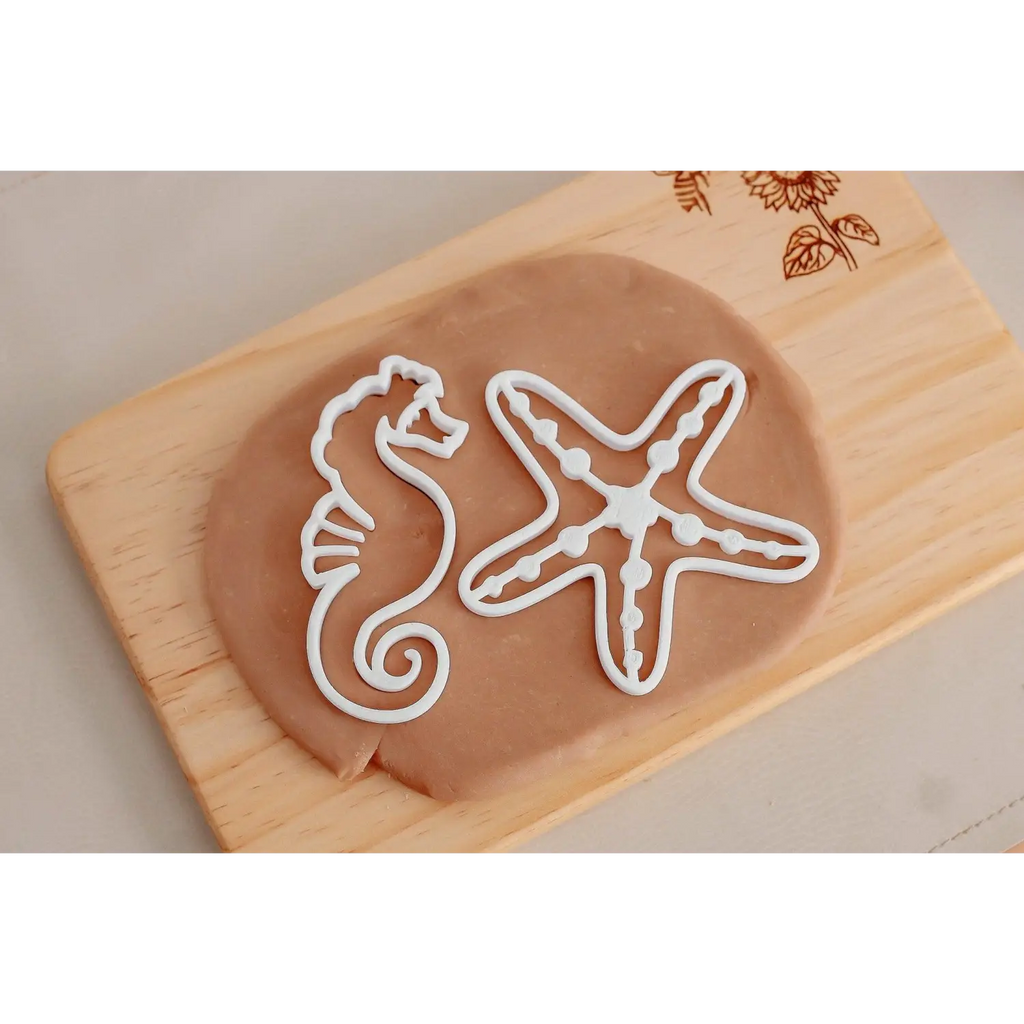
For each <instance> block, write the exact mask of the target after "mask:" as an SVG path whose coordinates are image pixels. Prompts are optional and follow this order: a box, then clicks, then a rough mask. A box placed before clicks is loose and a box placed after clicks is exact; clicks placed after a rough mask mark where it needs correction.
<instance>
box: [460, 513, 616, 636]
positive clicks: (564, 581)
mask: <svg viewBox="0 0 1024 1024" xmlns="http://www.w3.org/2000/svg"><path fill="white" fill-rule="evenodd" d="M604 519H605V513H604V512H601V513H600V514H598V515H596V516H595V517H594V518H593V519H591V520H590V521H589V522H587V523H584V524H583V525H582V526H568V527H566V528H565V529H564V530H562V531H561V532H560V533H559V534H558V536H557V537H556V538H555V539H554V540H553V541H551V542H550V543H549V544H546V545H544V546H543V547H541V548H539V549H538V550H536V551H533V552H530V553H528V554H525V555H523V556H522V557H521V558H520V559H519V560H518V561H517V562H515V564H513V565H512V566H511V567H510V568H508V569H506V570H505V571H504V572H501V573H497V574H492V575H489V576H486V577H484V578H483V579H482V580H481V581H480V582H478V583H477V582H476V581H477V579H478V578H479V577H480V575H481V574H482V573H483V572H484V571H485V570H486V569H487V568H488V566H490V565H492V564H493V563H494V562H495V561H497V560H498V559H499V558H501V557H502V556H503V555H505V554H507V553H508V552H509V551H511V550H514V549H515V548H516V547H519V546H520V544H518V543H510V541H513V540H515V538H516V536H517V534H512V535H511V536H510V537H504V538H502V540H500V541H497V542H496V543H494V544H492V545H491V546H490V547H488V548H485V549H484V550H483V551H481V552H480V554H479V555H477V556H476V557H475V558H474V559H473V560H472V561H471V562H470V563H469V564H468V565H467V566H466V568H465V569H463V571H462V574H461V575H460V577H459V596H460V597H461V599H462V601H463V603H464V604H465V605H466V607H467V608H469V609H470V610H471V611H474V612H476V613H477V614H478V615H487V616H492V617H493V616H501V615H512V614H514V613H515V612H518V611H522V610H523V609H524V608H530V607H532V606H533V605H535V604H537V603H538V602H539V601H543V600H545V598H548V597H550V596H551V595H552V594H556V593H558V591H560V590H564V589H565V588H566V587H568V586H571V585H572V584H573V583H575V582H576V581H577V580H579V579H583V578H584V577H586V576H589V575H591V574H592V573H591V572H590V570H592V569H594V568H599V566H595V565H594V564H593V563H587V564H586V565H574V566H572V567H571V568H569V569H567V570H566V571H565V572H562V573H560V574H559V575H558V576H556V577H555V578H554V579H546V580H542V581H541V582H540V583H539V584H538V586H536V587H533V588H531V589H530V590H528V591H527V592H526V593H523V594H519V595H518V596H516V597H514V598H509V599H507V600H505V601H498V600H495V599H496V598H499V597H500V596H501V592H502V590H504V589H505V587H506V586H508V585H509V584H510V583H512V582H515V581H517V580H522V581H524V582H526V583H535V582H537V581H538V580H540V579H541V576H542V574H543V570H544V566H545V564H546V563H547V562H548V561H549V560H550V559H552V558H555V557H556V556H558V555H567V556H568V557H569V558H580V557H582V556H583V555H584V554H585V553H586V550H587V546H588V544H589V541H590V537H591V535H592V534H594V533H596V532H597V531H598V530H600V529H602V528H603V527H604V525H605V523H604ZM527 529H528V527H523V530H520V531H518V533H523V532H524V531H525V530H527ZM529 539H532V538H525V539H524V540H523V542H522V543H523V546H525V544H526V543H527V542H528V540H529ZM582 570H586V571H582ZM474 583H476V585H475V586H474Z"/></svg>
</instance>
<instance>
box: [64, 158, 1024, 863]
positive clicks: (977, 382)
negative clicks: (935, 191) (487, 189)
mask: <svg viewBox="0 0 1024 1024" xmlns="http://www.w3.org/2000/svg"><path fill="white" fill-rule="evenodd" d="M712 200H713V206H712V208H713V211H714V213H713V216H708V215H706V214H704V213H702V212H699V211H694V212H691V213H683V212H682V211H681V210H680V208H679V207H678V206H677V205H676V203H675V200H674V197H673V193H672V187H671V179H668V178H661V177H656V176H654V175H652V174H595V175H590V176H587V177H585V178H582V179H579V180H578V181H576V182H573V183H571V184H569V185H567V186H565V187H564V188H562V189H559V190H557V191H555V192H552V193H549V194H548V195H546V196H543V197H541V198H540V199H538V200H535V201H534V202H533V203H530V204H528V205H527V206H524V207H521V208H520V209H518V210H515V211H513V212H512V213H510V214H508V215H506V216H504V217H501V218H499V219H497V220H495V221H492V222H490V223H488V224H486V225H484V226H482V227H480V228H478V229H476V230H475V231H472V232H469V233H468V234H466V235H464V236H462V237H460V238H457V239H455V240H454V241H452V242H450V243H448V244H446V245H443V246H441V247H440V248H438V249H435V250H432V251H431V252H429V253H427V254H425V255H424V256H421V257H419V258H418V259H415V260H412V261H411V262H409V263H406V264H404V265H402V266H400V267H397V268H395V269H394V270H392V271H389V272H388V273H385V274H382V275H380V276H379V277H377V278H375V279H373V280H371V281H368V282H367V283H365V284H364V285H361V286H359V287H357V288H354V289H352V290H351V291H349V292H346V293H345V294H343V295H341V296H338V297H337V298H335V299H333V300H331V301H330V302H327V303H325V304H324V305H322V306H319V307H317V308H316V309H313V310H311V311H309V312H307V313H305V314H303V315H301V316H299V317H296V318H294V319H293V320H290V321H288V322H287V323H284V324H281V325H280V326H278V327H275V328H273V329H272V330H270V331H267V332H265V333H264V334H262V335H260V336H258V337H256V338H254V339H252V340H251V341H249V342H247V343H245V344H243V345H240V346H237V347H236V348H234V349H231V350H230V351H228V352H226V353H224V354H223V355H222V356H220V357H218V358H216V359H214V360H211V361H210V362H207V363H205V364H203V365H202V366H199V367H197V368H195V369H194V370H192V371H190V372H188V373H186V374H184V375H182V376H180V377H178V378H175V379H174V380H172V381H169V382H167V383H166V384H164V385H163V386H161V387H158V388H156V389H154V390H151V391H149V392H147V393H145V394H144V395H141V396H139V397H138V398H136V399H133V400H132V401H130V402H127V403H125V404H123V405H121V406H119V407H117V408H115V409H112V410H110V411H109V412H107V413H105V414H103V415H101V416H99V417H98V418H96V419H94V420H91V421H90V422H88V423H86V424H84V425H82V426H81V427H79V428H77V429H76V430H74V431H72V432H70V433H69V434H68V435H66V436H65V437H64V438H62V439H61V441H60V442H59V443H58V444H57V445H56V446H55V448H54V450H53V452H52V453H51V456H50V460H49V464H48V467H47V471H48V479H49V483H50V488H51V491H52V493H53V496H54V499H55V501H56V502H57V505H58V507H59V508H60V511H61V515H62V517H63V519H64V521H65V523H66V524H67V527H68V530H69V532H70V533H71V535H72V538H73V539H74V542H75V545H76V547H77V549H78V552H79V554H80V555H81V557H82V560H83V562H84V563H85V565H86V568H87V570H88V572H89V575H90V578H91V579H92V581H93V583H94V585H95V587H96V590H97V592H98V593H99V595H100V598H101V600H102V601H103V604H104V606H105V608H106V610H107V613H108V615H109V616H110V618H111V621H112V622H113V623H114V625H115V627H116V629H117V631H118V633H119V635H120V637H121V640H122V643H123V644H124V647H125V650H126V651H127V653H128V656H129V658H130V659H131V662H132V665H133V667H134V669H135V672H136V674H137V675H138V677H139V680H140V682H141V683H142V685H143V688H144V689H145V692H146V693H147V695H148V697H149V699H150V701H151V702H152V704H153V707H154V709H155V710H156V713H157V715H158V717H159V719H160V722H161V724H162V726H163V728H164V731H165V733H166V735H167V737H168V739H169V741H170V742H171V744H172V746H173V747H174V750H175V752H176V754H177V756H178V758H179V760H180V761H181V764H182V767H183V769H184V771H185V773H186V775H187V777H188V779H189V781H190V783H191V785H192V787H193V789H194V790H195V792H196V795H197V797H198V798H199V800H200V802H201V803H202V806H203V808H204V811H205V813H206V816H207V818H208V819H209V821H210V824H211V826H212V827H213V829H214V832H215V833H216V835H217V838H218V840H219V842H220V843H221V845H222V846H223V847H224V848H225V849H228V850H495V849H504V848H507V847H510V846H512V845H514V844H515V843H518V842H521V841H522V840H524V839H525V838H527V837H529V836H531V835H534V834H536V833H538V832H540V831H542V830H543V829H545V828H548V827H550V826H551V825H552V824H554V823H556V822H558V821H559V820H561V819H563V818H565V817H566V816H567V815H570V814H573V813H575V812H577V811H579V810H581V809H583V808H585V807H587V806H590V805H592V804H593V803H594V802H596V801H597V800H600V799H601V798H602V797H603V796H605V795H608V794H610V793H611V792H614V791H615V790H617V789H620V788H622V787H623V786H626V785H628V784H629V783H631V782H634V781H636V780H637V779H639V778H641V777H642V776H643V775H645V774H647V773H648V772H651V771H654V770H656V769H657V768H659V767H660V766H662V765H665V764H667V763H669V762H670V761H672V760H673V759H675V758H677V757H679V756H681V755H683V754H685V753H687V752H688V751H691V750H693V749H695V748H696V747H698V746H700V745H701V744H703V743H706V742H708V741H709V740H710V739H712V738H714V737H715V736H718V735H721V734H722V733H724V732H726V731H727V730H729V729H732V728H734V727H735V726H737V725H739V724H741V723H742V722H744V721H748V720H749V719H751V718H753V717H755V716H756V715H758V714H761V713H762V712H764V711H766V710H768V709H769V708H771V707H773V706H775V705H777V704H779V703H780V702H782V701H784V700H786V699H787V698H789V697H791V696H793V695H794V694H797V693H799V692H801V691H802V690H805V689H806V688H808V687H809V686H811V685H813V684H815V683H817V682H819V681H820V680H822V679H824V678H826V677H827V676H829V675H830V674H832V673H834V672H836V671H838V670H840V669H841V668H843V667H845V666H847V665H849V664H851V663H852V662H853V661H855V660H856V659H858V658H860V657H863V656H864V655H865V654H868V653H869V652H871V651H873V650H876V649H878V648H879V647H880V646H882V645H883V644H885V643H888V642H889V641H891V640H894V639H896V638H897V637H899V636H901V635H903V634H904V633H906V632H907V631H908V630H910V629H913V628H914V627H916V626H917V625H920V624H921V623H923V622H926V621H928V620H929V619H931V618H933V617H934V616H936V615H938V614H940V613H941V612H943V611H944V610H946V609H948V608H951V607H953V606H954V605H956V604H958V603H960V602H962V601H964V600H966V599H968V598H969V597H971V596H972V595H973V594H976V593H979V592H980V591H981V590H983V589H985V588H987V587H990V586H992V585H994V584H995V583H997V582H999V581H1000V580H1002V579H1004V578H1006V577H1007V576H1008V575H1010V574H1011V573H1013V572H1016V571H1018V570H1020V569H1021V568H1024V363H1022V361H1021V358H1020V355H1019V353H1018V351H1017V349H1016V347H1015V346H1014V344H1013V341H1012V339H1011V338H1010V337H1009V336H1008V334H1007V332H1006V330H1005V328H1004V327H1003V325H1002V324H1001V323H1000V321H999V319H998V317H997V316H996V315H995V313H994V312H993V311H992V309H991V308H990V307H989V306H988V304H987V303H986V302H985V300H984V298H983V297H982V296H981V295H980V294H979V292H978V289H977V288H976V286H975V285H974V284H973V282H972V281H971V279H970V278H969V276H968V274H967V273H966V271H965V270H964V268H963V267H962V266H961V265H960V264H959V262H958V261H957V260H956V258H955V256H954V255H953V253H952V251H951V250H950V248H949V246H948V244H947V243H946V241H945V239H944V238H943V236H942V234H941V233H940V232H939V230H938V228H937V227H936V225H935V224H934V222H933V221H932V220H931V218H930V217H929V216H928V214H927V213H926V211H925V210H924V208H923V207H922V205H921V204H920V202H919V201H918V199H917V196H916V195H915V193H914V192H913V190H912V189H911V188H910V186H909V185H908V184H907V182H906V181H905V179H904V178H903V177H902V176H900V175H894V174H877V175H871V174H851V175H844V176H843V180H842V184H841V187H840V194H839V195H838V196H836V197H834V198H833V200H832V204H831V205H830V207H829V209H830V210H831V209H832V206H833V205H834V206H835V212H836V213H839V212H844V211H846V210H852V211H857V212H858V213H861V214H862V215H863V216H865V217H867V219H868V220H869V221H870V222H871V223H872V224H873V225H874V226H875V228H876V229H877V231H878V233H879V235H880V236H881V245H880V246H879V247H878V248H868V247H867V246H864V245H862V246H861V247H860V248H859V249H858V250H857V256H858V259H859V260H860V263H861V265H860V268H859V269H858V270H856V271H854V272H849V271H847V269H846V268H845V266H843V265H841V264H840V262H839V261H838V260H837V261H835V263H834V264H833V265H832V266H830V267H827V268H826V269H825V270H823V271H821V272H819V273H816V274H814V275H811V276H808V277H803V278H798V279H793V280H789V281H786V280H784V279H783V275H782V251H783V249H784V247H785V242H786V239H787V238H788V236H789V233H790V232H791V231H792V230H793V229H794V228H795V227H797V226H798V225H799V224H801V223H803V221H804V220H806V219H807V215H806V213H805V214H803V215H801V214H798V213H792V212H790V211H784V212H782V213H775V212H773V211H766V210H765V209H764V208H763V207H762V205H761V203H760V202H759V201H758V200H755V199H753V198H751V197H750V196H749V195H748V194H747V190H746V187H745V186H744V185H743V183H742V181H741V180H740V179H739V177H738V175H726V174H722V175H718V176H717V178H715V179H714V193H713V197H712ZM568 251H600V252H615V253H624V254H627V255H631V256H635V257H638V258H640V259H643V260H646V261H647V262H649V263H652V264H655V265H656V266H660V267H664V268H666V269H668V270H671V271H673V272H675V273H678V274H680V275H682V276H684V277H687V278H690V279H691V280H694V281H697V282H698V283H700V284H702V285H704V286H705V287H707V288H709V289H711V290H712V291H714V292H716V293H717V294H719V295H721V296H722V297H723V298H724V299H725V300H726V301H728V302H730V303H731V304H732V305H733V306H734V307H735V308H736V309H737V310H738V311H739V312H740V313H741V314H742V315H743V316H745V317H746V318H747V319H749V320H750V321H752V322H753V323H754V324H755V325H756V326H757V327H758V328H759V329H760V331H761V332H762V333H763V334H764V335H765V337H766V338H767V339H768V340H769V342H770V343H772V344H773V345H775V346H776V347H777V349H778V350H779V351H780V352H781V353H782V354H783V356H784V357H785V358H786V359H787V360H788V361H789V362H790V363H791V364H792V365H793V366H794V367H795V369H796V370H797V371H798V372H799V373H800V374H801V375H802V377H803V378H804V380H805V381H806V382H807V384H808V385H809V386H810V388H811V390H812V391H813V393H814V394H815V396H816V398H817V400H818V402H819V404H820V406H821V409H822V412H823V415H824V417H825V420H826V425H827V430H828V434H829V439H830V443H831V445H832V447H833V450H834V452H835V455H836V460H837V463H838V467H839V471H840V477H841V483H842V487H843V494H844V500H845V505H846V512H847V517H848V520H849V545H848V551H847V556H846V561H845V571H844V574H843V578H842V580H841V582H840V585H839V587H838V590H837V592H836V594H835V597H834V599H833V600H832V602H831V604H830V607H829V609H828V612H827V613H826V615H825V617H824V619H823V620H822V621H821V623H820V625H819V626H818V628H817V629H816V630H815V632H814V633H813V634H812V635H811V636H809V637H807V638H806V640H805V641H804V642H803V643H802V644H801V645H800V646H799V647H798V648H797V649H796V650H795V651H794V652H793V653H792V654H791V655H790V656H789V657H787V658H786V659H785V660H784V661H783V662H782V663H779V664H777V665H776V666H774V667H773V668H772V669H771V670H769V671H768V672H764V673H761V674H759V675H756V676H754V677H750V678H747V679H745V680H743V681H742V682H740V683H739V684H738V685H736V686H735V687H733V688H732V689H731V690H729V691H728V692H726V693H723V694H718V695H717V696H715V697H711V698H708V699H705V700H702V701H699V702H696V703H694V704H693V705H691V706H690V707H688V708H686V709H685V710H683V711H681V712H679V713H678V714H676V715H674V716H673V717H672V718H670V719H667V720H666V721H664V722H662V723H661V724H660V725H658V726H657V727H656V728H654V729H651V730H649V731H647V732H644V733H642V734H638V735H635V736H632V737H629V738H627V739H624V740H622V741H620V742H618V743H616V744H613V745H612V746H610V747H608V748H606V749H605V750H604V751H603V752H602V753H601V755H600V756H599V757H597V758H596V759H594V760H592V761H590V762H588V763H585V764H583V765H578V766H575V767H573V768H571V769H568V770H566V771H564V772H562V773H560V774H559V775H558V776H556V777H551V778H547V779H545V780H543V781H542V782H540V783H538V784H536V785H534V786H532V787H531V788H529V789H525V790H520V791H518V792H514V793H510V794H507V795H505V796H502V797H500V798H495V799H493V800H487V801H479V802H473V803H457V804H448V805H446V804H441V803H438V802H435V801H433V800H430V799H429V798H427V797H424V796H422V795H420V794H418V793H414V792H410V791H409V790H407V789H405V788H404V787H403V786H401V785H399V784H398V783H396V782H395V781H394V780H392V779H391V778H390V777H389V776H387V775H386V774H385V773H383V772H381V771H379V770H376V769H371V770H369V771H368V772H366V773H364V775H362V776H361V777H359V778H358V779H356V780H354V781H352V782H348V783H342V782H339V781H338V780H337V779H336V778H335V777H334V776H333V775H331V773H330V772H328V771H327V770H326V769H324V768H323V767H322V766H321V765H320V764H318V763H317V762H316V761H315V760H313V759H312V758H310V757H309V756H308V755H307V754H305V753H304V752H303V751H301V750H300V749H299V748H298V747H297V746H296V745H295V744H294V743H293V742H292V741H291V740H290V739H288V738H287V737H285V736H284V735H283V734H282V732H281V730H280V729H279V728H278V727H277V726H276V725H275V724H274V723H273V722H272V721H270V720H269V719H268V717H267V715H266V714H265V713H264V711H263V709H262V708H261V707H260V705H259V704H258V702H257V701H256V700H255V698H254V697H253V696H252V694H251V693H250V691H249V690H248V688H247V687H246V685H245V683H244V682H243V681H242V679H241V678H240V677H239V675H238V673H237V671H236V670H235V668H234V666H233V665H232V663H231V661H230V660H229V659H228V658H227V656H226V654H225V651H224V648H223V646H222V644H221V642H220V639H219V637H218V634H217V631H216V628H215V626H214V624H213V622H212V621H211V618H210V614H209V610H208V608H207V605H206V602H205V600H204V598H203V593H202V583H201V573H200V559H201V550H202V543H203V529H204V518H205V510H206V504H207V500H208V497H209V494H210V488H211V485H212V482H213V480H214V479H215V477H216V476H217V474H218V472H219V471H220V470H221V468H222V467H223V466H224V465H225V463H226V462H227V460H228V459H229V458H230V456H231V454H232V453H233V451H234V450H235V447H236V445H237V444H238V442H239V441H240V439H241V438H242V436H243V435H244V433H245V432H246V430H247V429H248V427H249V426H250V424H251V423H252V422H253V421H254V420H255V419H256V418H257V417H258V416H259V415H260V414H261V413H262V412H263V411H264V410H265V409H266V408H267V407H268V405H270V404H271V403H273V402H274V401H275V400H277V399H278V398H280V397H281V396H282V395H283V394H284V393H286V392H287V391H288V390H289V389H290V388H291V387H293V386H294V385H296V384H298V383H299V382H301V381H302V380H303V379H304V378H306V377H308V376H310V375H311V374H313V373H315V372H316V371H317V370H318V369H319V368H321V367H323V366H324V365H326V364H327V363H328V362H330V361H332V360H334V359H336V358H338V357H339V356H340V355H342V354H344V353H345V352H347V351H351V350H353V349H355V348H357V347H358V346H359V345H361V344H363V343H364V342H366V341H368V340H370V339H372V338H373V337H374V336H375V335H376V334H378V333H379V332H380V331H381V329H382V328H383V327H384V326H385V325H388V324H393V323H396V322H400V321H401V320H402V319H403V318H405V317H406V316H408V315H410V314H411V313H413V312H414V311H416V310H417V309H420V308H422V306H423V305H424V304H425V303H426V302H428V301H429V296H430V295H431V294H432V293H434V292H435V291H437V290H438V289H441V288H444V287H446V286H449V285H451V284H452V283H454V282H457V281H459V280H461V279H463V278H465V277H467V276H470V275H472V274H474V273H476V272H478V271H480V270H483V269H485V268H487V267H489V266H493V265H495V264H497V263H501V262H504V261H506V260H509V259H512V258H515V257H520V256H528V255H534V254H540V253H554V252H568ZM851 770H855V766H851Z"/></svg>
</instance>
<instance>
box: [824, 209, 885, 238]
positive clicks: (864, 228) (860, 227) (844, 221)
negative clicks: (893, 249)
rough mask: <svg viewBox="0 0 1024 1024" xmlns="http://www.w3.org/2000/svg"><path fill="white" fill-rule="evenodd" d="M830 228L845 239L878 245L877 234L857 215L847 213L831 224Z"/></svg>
mask: <svg viewBox="0 0 1024 1024" xmlns="http://www.w3.org/2000/svg"><path fill="white" fill-rule="evenodd" d="M832 227H833V228H834V229H835V230H836V231H838V232H839V234H841V235H844V236H845V237H846V238H853V239H856V240H857V241H858V242H869V243H870V244H871V245H878V232H877V231H875V229H874V228H873V227H872V226H871V225H870V224H869V223H868V222H867V221H866V220H865V219H864V218H863V217H862V216H861V215H860V214H859V213H848V214H847V215H846V216H845V217H840V218H839V219H838V220H835V221H833V222H832Z"/></svg>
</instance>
